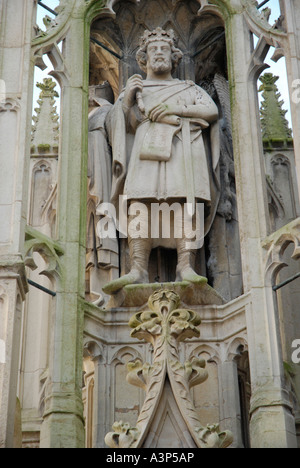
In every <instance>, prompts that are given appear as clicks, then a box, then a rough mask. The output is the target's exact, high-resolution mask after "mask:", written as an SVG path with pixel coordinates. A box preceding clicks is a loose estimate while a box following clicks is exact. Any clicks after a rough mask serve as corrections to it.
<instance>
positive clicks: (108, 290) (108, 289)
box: [102, 268, 149, 294]
mask: <svg viewBox="0 0 300 468" xmlns="http://www.w3.org/2000/svg"><path fill="white" fill-rule="evenodd" d="M148 282H149V276H148V272H147V271H146V270H138V269H137V268H132V270H131V271H130V272H129V273H128V274H127V275H124V276H121V278H118V279H116V280H114V281H111V282H110V283H108V284H106V285H105V286H104V287H103V288H102V290H103V292H104V293H105V294H114V293H116V292H117V291H119V290H120V289H123V288H124V287H125V286H127V285H129V284H137V283H140V284H141V283H148Z"/></svg>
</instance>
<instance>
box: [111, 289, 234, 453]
mask: <svg viewBox="0 0 300 468" xmlns="http://www.w3.org/2000/svg"><path fill="white" fill-rule="evenodd" d="M179 303H180V299H179V296H178V295H177V294H176V293H175V292H174V291H170V290H164V289H162V290H159V291H156V292H155V293H154V294H152V295H151V296H150V298H149V301H148V306H149V310H146V311H142V312H138V313H136V314H135V315H134V316H133V317H132V318H131V320H130V322H129V325H130V327H131V328H133V330H132V333H131V336H133V337H135V338H138V339H140V340H145V341H147V342H148V343H151V344H152V346H153V362H152V364H148V363H145V364H143V362H142V361H141V360H140V359H137V360H136V361H135V362H131V363H129V364H128V371H129V373H128V376H127V380H128V382H129V383H131V384H132V385H135V386H137V387H141V388H143V389H144V390H145V392H146V398H145V401H144V405H143V407H142V410H141V413H140V415H139V418H138V421H137V424H136V427H135V428H132V427H131V426H130V425H128V424H126V423H124V422H122V421H121V422H118V423H115V424H114V425H113V432H110V433H109V434H107V436H106V438H105V442H106V444H107V445H108V446H109V447H111V448H121V447H122V448H124V447H127V448H128V447H132V448H134V447H135V448H137V447H142V446H143V443H144V441H145V440H146V437H147V434H148V432H149V430H150V428H151V423H152V421H153V418H154V416H155V413H156V410H157V408H158V405H159V402H160V400H161V397H162V395H163V392H164V388H165V385H166V379H167V377H168V379H169V382H170V384H171V389H172V392H173V395H174V398H175V401H176V403H177V405H178V408H179V410H180V412H181V415H182V417H183V419H184V421H185V423H186V425H187V427H188V429H189V431H190V434H191V436H192V437H193V439H194V441H195V443H196V445H197V446H198V447H199V448H217V447H218V448H221V447H222V448H223V447H228V446H229V445H230V444H231V443H232V435H231V433H230V432H229V431H225V432H220V430H219V426H218V424H213V425H208V426H206V427H203V426H202V424H201V422H200V420H199V417H198V414H197V412H196V409H195V407H194V403H193V399H192V397H191V393H190V389H191V388H192V387H194V386H195V385H198V384H200V383H202V382H204V381H205V380H206V379H207V377H208V373H207V371H206V369H205V365H206V363H205V361H204V359H200V358H196V357H194V358H192V359H191V360H190V361H186V362H185V363H184V364H182V363H181V362H180V358H179V343H180V342H182V341H184V340H186V339H187V338H193V337H199V335H200V332H199V329H198V326H199V325H200V323H201V320H200V317H199V315H198V314H197V313H196V312H194V311H192V310H187V309H179V308H178V306H179Z"/></svg>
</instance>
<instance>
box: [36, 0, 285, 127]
mask: <svg viewBox="0 0 300 468" xmlns="http://www.w3.org/2000/svg"><path fill="white" fill-rule="evenodd" d="M259 1H260V0H259ZM43 3H45V4H46V5H47V6H49V7H50V8H52V9H53V10H54V8H55V7H56V6H58V5H59V0H43ZM267 6H268V7H269V8H271V10H272V15H271V18H270V20H269V21H270V23H271V24H273V23H274V21H275V20H276V19H277V18H278V17H279V16H280V9H279V1H278V0H270V1H269V3H268V4H267V5H266V6H265V7H267ZM265 7H264V8H265ZM45 15H48V16H50V17H53V15H51V13H49V12H47V11H46V10H45V9H44V8H42V7H41V6H38V13H37V24H38V25H39V26H40V28H42V29H45V27H44V25H43V17H44V16H45ZM273 51H274V49H273V50H270V52H269V54H268V56H267V59H266V63H268V65H270V68H269V69H268V70H267V71H268V72H271V73H273V74H274V75H277V76H279V77H280V79H279V81H278V82H277V85H278V88H279V92H280V93H281V96H282V99H283V100H284V102H285V104H284V109H285V110H288V113H287V115H286V117H287V119H288V120H289V121H290V104H289V93H288V86H287V77H286V67H285V60H284V58H282V59H280V60H279V62H277V64H276V63H274V62H273V61H272V60H271V57H272V55H273ZM45 63H46V64H47V65H48V66H49V68H48V69H47V70H45V71H43V72H42V71H41V70H40V69H38V68H37V67H36V72H35V82H37V81H42V80H43V78H45V77H46V76H47V74H48V72H49V71H50V70H51V69H52V65H51V62H50V60H49V59H48V57H45ZM57 91H59V86H58V85H57ZM38 96H39V90H38V89H35V92H34V107H36V100H37V99H38ZM58 107H59V103H58Z"/></svg>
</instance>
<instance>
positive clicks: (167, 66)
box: [150, 57, 172, 73]
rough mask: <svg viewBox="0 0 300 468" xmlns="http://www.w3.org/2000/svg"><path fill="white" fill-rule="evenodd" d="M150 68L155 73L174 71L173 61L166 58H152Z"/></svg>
mask: <svg viewBox="0 0 300 468" xmlns="http://www.w3.org/2000/svg"><path fill="white" fill-rule="evenodd" d="M150 66H151V68H152V70H153V71H154V72H155V73H164V72H167V71H169V70H171V69H172V61H171V59H167V58H164V57H152V58H151V60H150Z"/></svg>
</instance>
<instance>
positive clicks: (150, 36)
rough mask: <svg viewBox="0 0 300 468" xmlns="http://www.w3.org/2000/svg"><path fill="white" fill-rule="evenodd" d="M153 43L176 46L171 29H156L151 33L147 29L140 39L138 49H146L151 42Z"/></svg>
mask: <svg viewBox="0 0 300 468" xmlns="http://www.w3.org/2000/svg"><path fill="white" fill-rule="evenodd" d="M154 41H166V42H168V43H169V44H170V45H171V46H176V42H177V41H176V38H175V33H174V31H173V29H169V30H168V31H165V30H164V29H162V28H160V27H158V28H156V29H153V31H149V30H148V29H147V30H146V31H145V32H144V34H143V36H142V37H141V41H140V47H141V48H144V47H147V46H148V45H149V44H150V43H151V42H154Z"/></svg>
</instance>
